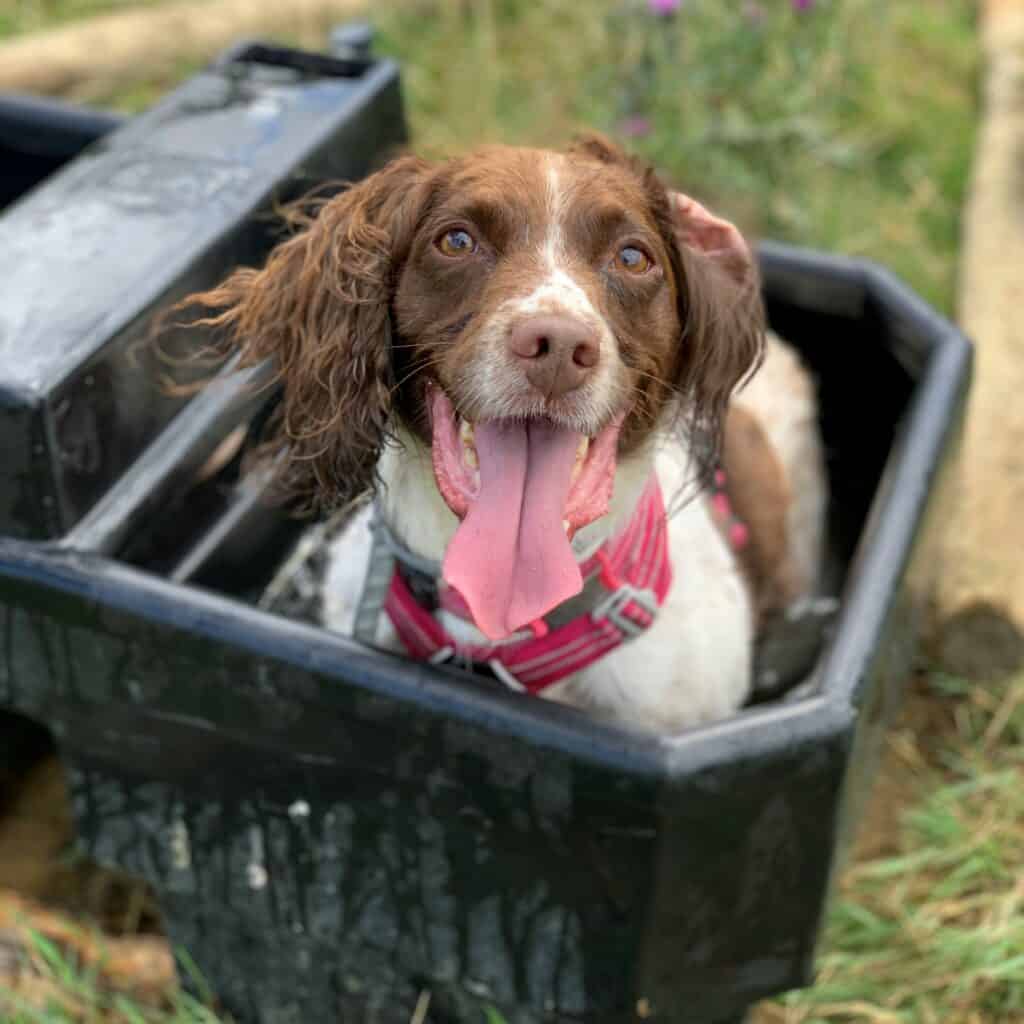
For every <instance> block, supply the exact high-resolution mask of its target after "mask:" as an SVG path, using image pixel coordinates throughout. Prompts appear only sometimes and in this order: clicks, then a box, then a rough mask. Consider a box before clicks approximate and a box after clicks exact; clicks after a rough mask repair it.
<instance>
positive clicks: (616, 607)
mask: <svg viewBox="0 0 1024 1024" xmlns="http://www.w3.org/2000/svg"><path fill="white" fill-rule="evenodd" d="M630 602H633V603H634V604H636V605H637V606H638V607H639V608H641V609H642V610H643V611H645V612H646V613H647V614H648V615H649V616H650V617H651V621H650V622H649V623H648V624H647V625H646V626H644V625H641V623H639V622H635V621H634V620H633V619H631V618H629V616H628V615H626V606H627V605H629V603H630ZM590 615H591V618H593V619H594V620H600V619H607V620H608V621H609V622H610V623H611V624H612V625H613V626H614V627H615V628H616V629H617V630H618V631H619V632H620V633H622V634H623V636H626V637H636V636H639V635H640V634H641V633H643V632H646V630H648V629H650V627H651V626H652V625H653V624H654V620H655V619H656V618H657V616H658V599H657V597H656V596H655V595H654V592H653V591H652V590H650V589H649V588H647V587H645V588H644V589H642V590H641V589H640V588H639V587H634V586H633V585H632V584H631V583H622V584H620V585H619V586H618V587H617V588H616V589H615V590H613V591H612V592H611V593H610V594H609V595H608V596H607V597H606V598H604V599H603V600H602V601H601V602H600V603H599V604H597V605H596V606H595V608H594V610H593V611H592V612H591V613H590Z"/></svg>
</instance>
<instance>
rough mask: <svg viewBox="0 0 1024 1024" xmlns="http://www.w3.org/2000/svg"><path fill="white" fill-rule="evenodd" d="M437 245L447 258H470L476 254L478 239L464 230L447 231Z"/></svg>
mask: <svg viewBox="0 0 1024 1024" xmlns="http://www.w3.org/2000/svg"><path fill="white" fill-rule="evenodd" d="M435 244H436V245H437V247H438V249H440V250H441V252H443V253H444V254H445V256H468V255H470V253H473V252H476V239H474V238H473V236H472V235H471V234H470V233H469V232H468V231H464V230H463V229H462V228H456V229H454V230H453V231H446V232H445V233H444V234H443V235H442V236H441V237H440V238H439V239H438V240H437V242H436V243H435Z"/></svg>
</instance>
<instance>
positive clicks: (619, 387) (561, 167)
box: [468, 153, 623, 432]
mask: <svg viewBox="0 0 1024 1024" xmlns="http://www.w3.org/2000/svg"><path fill="white" fill-rule="evenodd" d="M570 175H571V167H570V165H569V161H568V160H567V159H566V157H564V156H562V155H560V154H555V153H549V154H545V155H544V158H543V161H542V163H541V166H540V181H539V182H538V185H539V186H540V188H541V189H543V197H544V222H543V224H542V225H541V230H540V236H539V237H538V238H537V239H536V240H535V242H534V244H535V245H536V249H535V250H534V258H535V266H536V276H534V277H533V280H532V281H531V282H530V283H529V284H527V285H526V288H525V290H524V291H523V292H519V293H518V294H512V295H510V296H509V297H508V298H507V299H505V301H504V302H502V303H501V304H500V305H499V306H498V307H497V309H495V311H494V312H493V313H492V314H491V316H490V317H489V318H488V320H487V321H486V322H485V323H484V324H483V328H482V330H481V333H480V335H479V341H480V345H479V347H478V349H477V352H476V353H475V354H474V355H473V356H472V357H471V359H470V363H471V372H469V374H468V378H469V379H470V380H472V389H473V391H474V392H475V395H476V401H477V405H478V407H479V408H481V409H487V410H491V415H492V416H493V417H495V418H502V417H505V416H514V415H518V414H519V413H520V412H521V410H522V403H523V401H524V397H523V383H522V372H521V369H520V368H519V367H518V366H515V365H513V363H512V362H510V359H509V356H508V352H507V346H506V342H507V339H508V336H509V332H510V331H512V330H513V329H514V327H515V325H516V324H517V323H518V322H520V321H521V320H523V319H525V318H527V317H532V316H538V315H544V314H548V315H555V316H567V317H572V318H573V319H575V320H579V321H581V322H582V323H585V324H588V325H589V326H590V327H591V328H592V329H593V331H594V333H595V335H596V337H597V339H598V342H599V345H600V352H601V358H600V361H599V363H598V365H597V367H596V368H595V370H594V372H593V373H592V374H591V376H590V379H589V381H588V383H587V384H586V386H585V387H583V388H581V389H580V394H579V395H578V401H579V402H580V403H581V414H582V415H584V416H585V417H586V423H588V424H590V425H592V426H594V427H595V429H597V428H598V427H599V426H600V425H603V423H605V422H607V418H608V417H609V416H610V415H612V414H613V413H614V412H615V411H616V409H617V407H618V403H619V402H620V396H621V395H622V393H623V382H622V372H623V366H622V360H621V359H620V357H619V351H618V343H617V342H616V339H615V333H614V331H613V330H612V327H611V324H610V323H609V322H608V320H607V319H606V318H605V316H604V315H603V314H602V313H601V311H600V309H599V307H598V304H597V301H596V300H595V299H594V298H593V297H592V296H591V295H590V294H589V293H588V291H587V289H586V287H585V286H584V280H583V279H582V278H580V277H577V276H576V275H577V274H578V273H579V271H580V270H581V269H586V265H585V263H584V262H582V261H578V260H577V261H574V260H573V254H572V252H571V250H570V246H569V237H568V233H567V231H566V217H567V215H568V211H569V203H568V190H567V186H568V185H569V182H570ZM589 269H591V270H592V269H593V268H589ZM574 271H575V272H574ZM580 429H583V427H582V426H581V428H580ZM583 432H587V430H584V431H583Z"/></svg>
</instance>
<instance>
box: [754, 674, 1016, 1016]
mask: <svg viewBox="0 0 1024 1024" xmlns="http://www.w3.org/2000/svg"><path fill="white" fill-rule="evenodd" d="M889 748H890V752H889V758H888V765H887V771H886V773H885V775H884V776H883V780H882V781H883V788H882V791H881V792H880V793H879V794H878V795H877V796H876V813H878V812H879V811H880V810H883V808H881V807H880V806H879V800H882V801H884V800H885V799H886V798H887V797H889V798H893V797H894V796H895V797H896V799H902V801H905V806H904V808H903V809H902V811H901V812H900V813H899V814H898V815H896V822H895V824H896V826H897V827H896V828H895V829H888V830H887V832H888V835H889V836H890V837H891V839H889V840H888V841H885V837H884V836H879V835H877V834H876V835H875V836H874V837H873V838H874V839H875V840H876V841H877V840H879V839H882V840H883V842H884V845H883V848H882V849H883V852H880V853H875V854H872V855H870V856H867V857H863V858H861V859H860V860H859V861H858V862H856V863H854V864H853V866H852V867H851V868H850V869H849V870H848V871H847V872H846V874H845V877H844V878H843V880H842V883H841V886H840V893H839V896H838V899H837V900H836V902H835V904H834V905H833V907H832V911H831V914H830V918H829V922H828V926H827V930H826V935H825V941H824V944H823V949H822V955H821V956H820V958H819V962H818V969H819V977H818V983H817V985H816V986H815V987H814V988H813V989H809V990H807V991H804V992H798V993H793V994H791V995H790V996H788V997H786V998H784V999H782V1000H779V1001H778V1002H775V1003H772V1004H769V1005H766V1006H765V1007H763V1008H762V1010H761V1012H760V1017H759V1018H758V1024H823V1022H839V1021H843V1022H846V1021H850V1022H852V1021H856V1022H863V1024H997V1022H1006V1024H1010V1022H1020V1021H1024V869H1022V866H1024V787H1022V786H1021V778H1022V769H1024V678H1016V679H1012V680H1008V681H1004V682H1002V683H998V684H995V683H993V684H989V685H984V686H982V685H978V684H975V685H970V684H968V683H967V682H965V681H963V680H959V679H951V678H948V677H945V676H942V675H940V674H933V675H931V676H930V677H928V678H926V679H924V680H922V681H919V682H918V684H917V686H916V688H915V692H914V694H913V696H912V697H911V700H910V702H909V705H908V708H907V712H906V714H905V716H904V722H903V724H902V726H901V727H900V728H898V729H897V730H896V731H895V732H894V734H893V736H892V737H891V740H890V744H889ZM886 779H888V780H889V782H890V788H889V791H888V792H886V789H885V788H884V783H885V781H886ZM895 779H899V780H901V782H900V788H901V789H902V794H900V793H894V792H893V790H892V780H895ZM882 817H883V820H888V821H891V820H892V817H891V816H889V815H886V814H884V813H883V815H882ZM885 847H888V848H885Z"/></svg>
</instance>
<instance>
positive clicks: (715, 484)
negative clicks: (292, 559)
mask: <svg viewBox="0 0 1024 1024" xmlns="http://www.w3.org/2000/svg"><path fill="white" fill-rule="evenodd" d="M196 301H197V302H198V303H199V305H200V306H201V307H203V308H204V309H205V311H206V313H207V314H208V315H207V316H206V318H205V320H204V322H205V323H207V324H210V325H213V326H214V327H216V328H218V329H220V331H222V332H223V333H222V334H221V335H220V337H221V338H223V339H225V344H227V345H228V346H230V347H231V348H232V349H233V350H234V351H235V352H236V353H237V354H238V355H239V364H240V365H242V366H245V365H253V364H256V363H260V362H263V361H265V360H268V359H269V360H273V362H274V365H275V366H276V379H277V380H279V381H280V382H281V384H282V398H281V401H280V405H279V407H278V409H277V412H276V414H275V418H274V420H273V423H272V426H271V427H270V430H269V435H268V437H267V440H266V445H267V446H268V447H269V448H270V449H272V450H273V451H275V452H276V453H277V454H278V456H279V457H281V453H282V449H283V448H285V447H286V448H287V453H286V454H284V455H283V468H282V471H281V477H280V485H281V489H282V494H283V495H284V496H286V497H287V498H288V499H290V500H291V501H293V502H295V503H296V504H297V506H299V507H301V508H304V509H320V510H325V509H326V510H330V509H338V508H345V509H350V510H351V512H350V514H348V515H347V516H346V518H345V525H344V528H343V529H341V530H340V531H339V532H338V534H337V535H336V536H335V538H334V540H333V541H332V545H331V549H330V552H329V558H328V566H327V570H326V577H325V581H324V599H323V608H322V616H323V622H324V624H325V625H326V626H327V627H328V628H330V629H334V630H339V631H341V632H344V633H346V634H348V635H355V636H356V637H357V638H359V639H362V640H365V641H367V642H369V643H372V644H374V645H376V646H378V647H380V648H382V649H385V650H389V651H394V652H399V653H404V654H408V655H411V656H413V657H416V658H422V659H425V660H430V661H433V662H435V663H441V662H446V661H451V662H454V663H456V664H460V663H461V664H462V665H463V666H464V667H466V668H470V669H474V670H478V671H481V672H483V673H485V674H487V675H490V676H493V677H496V679H497V680H500V681H501V682H503V683H505V684H507V685H509V686H511V687H513V688H514V689H517V690H525V691H528V692H530V693H533V694H537V695H540V696H543V697H545V698H549V699H552V700H555V701H560V702H562V703H565V704H570V705H574V706H576V707H578V708H581V709H583V710H585V711H587V712H588V713H590V714H592V715H594V716H597V717H599V718H602V719H605V720H608V721H611V722H615V723H618V724H620V725H623V726H627V727H631V728H637V729H642V730H648V731H656V732H659V733H676V732H679V731H680V730H683V729H687V728H690V727H692V726H694V725H698V724H701V723H708V722H713V721H716V720H719V719H721V718H724V717H726V716H728V715H730V714H732V713H734V712H735V711H736V710H737V709H738V708H739V707H740V706H741V705H742V704H743V703H744V702H745V701H746V700H747V698H748V697H749V696H750V693H751V688H752V659H753V652H754V647H755V642H756V639H757V636H758V634H759V631H760V630H761V629H763V628H764V626H765V624H766V623H767V622H770V621H771V620H772V619H773V617H775V618H777V617H779V616H780V615H782V616H784V615H785V612H786V610H787V609H789V608H792V607H793V606H794V605H795V604H796V603H797V602H799V601H801V600H803V599H805V598H807V597H808V596H809V595H811V594H812V593H813V592H814V588H815V586H816V581H817V579H818V574H819V569H820V564H821V559H822V549H823V536H824V510H825V503H826V479H825V470H824V465H823V458H822V445H821V439H820V437H819V434H818V427H817V408H816V396H815V389H814V383H813V380H812V379H811V377H810V375H809V374H808V372H807V371H806V369H805V368H804V367H803V366H802V364H801V362H800V360H799V359H798V357H797V356H796V354H795V352H794V351H793V350H792V349H791V348H790V347H788V346H787V345H785V344H784V343H783V342H782V341H780V340H779V339H778V338H776V337H775V336H774V335H771V334H769V333H768V332H767V330H766V325H765V315H764V309H763V306H762V300H761V294H760V282H759V280H758V275H757V272H756V269H755V264H754V260H753V258H752V256H751V253H750V250H749V248H748V246H747V244H746V243H745V241H744V240H743V238H742V236H741V235H740V233H739V232H738V230H737V229H736V228H735V227H734V226H733V225H732V224H730V223H729V222H728V221H726V220H723V219H721V218H719V217H717V216H715V215H714V214H712V213H710V212H709V211H708V210H707V209H705V208H704V207H703V206H702V205H701V204H699V203H697V202H696V201H695V200H693V199H691V198H689V197H687V196H684V195H681V194H679V193H674V192H671V191H670V190H669V189H667V188H666V187H665V186H664V185H663V184H662V182H661V181H660V180H659V178H658V176H657V175H656V173H655V172H654V171H653V170H651V169H650V168H648V167H646V166H644V165H642V164H641V163H640V162H638V161H636V160H635V159H633V158H631V157H629V156H628V155H627V154H625V153H624V152H623V151H622V150H621V149H619V148H618V147H617V146H616V145H615V144H613V143H611V142H609V141H607V140H605V139H602V138H600V137H588V138H585V139H582V140H580V141H578V142H576V143H574V144H573V145H572V146H571V147H569V148H568V149H567V150H565V151H564V152H554V151H547V150H535V149H525V148H514V147H502V146H489V147H483V148H481V149H478V150H475V151H473V152H472V153H470V154H468V155H466V156H463V157H460V158H456V159H452V160H449V161H447V162H442V163H430V162H427V161H425V160H422V159H419V158H417V157H415V156H403V157H399V158H397V159H395V160H394V161H392V162H391V163H390V164H388V165H387V166H385V167H384V168H383V169H382V170H380V171H378V172H376V173H375V174H373V175H371V176H370V177H368V178H367V179H365V180H363V181H362V182H360V183H359V184H356V185H354V186H353V187H351V188H349V189H348V190H347V191H344V192H341V193H340V194H337V195H335V196H334V197H332V198H330V199H328V200H326V201H324V202H323V203H322V204H321V205H320V207H319V209H318V211H317V212H316V213H315V215H311V216H309V217H308V218H307V219H306V221H305V222H304V224H303V225H302V229H301V230H300V231H299V232H298V233H297V234H295V235H294V236H293V237H291V238H290V239H288V240H287V241H285V242H283V243H282V244H280V245H279V246H278V247H277V248H276V249H275V250H274V251H273V252H272V253H271V255H270V257H269V259H268V261H267V263H266V265H265V266H264V267H263V268H262V269H251V268H243V269H239V270H237V271H235V272H234V273H233V275H232V276H230V277H229V278H228V279H227V280H226V281H225V282H224V283H223V284H222V285H220V286H219V287H217V288H214V289H213V290H211V291H209V292H206V293H204V294H202V295H200V296H197V297H196ZM364 495H372V500H363V499H362V497H361V496H364Z"/></svg>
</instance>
